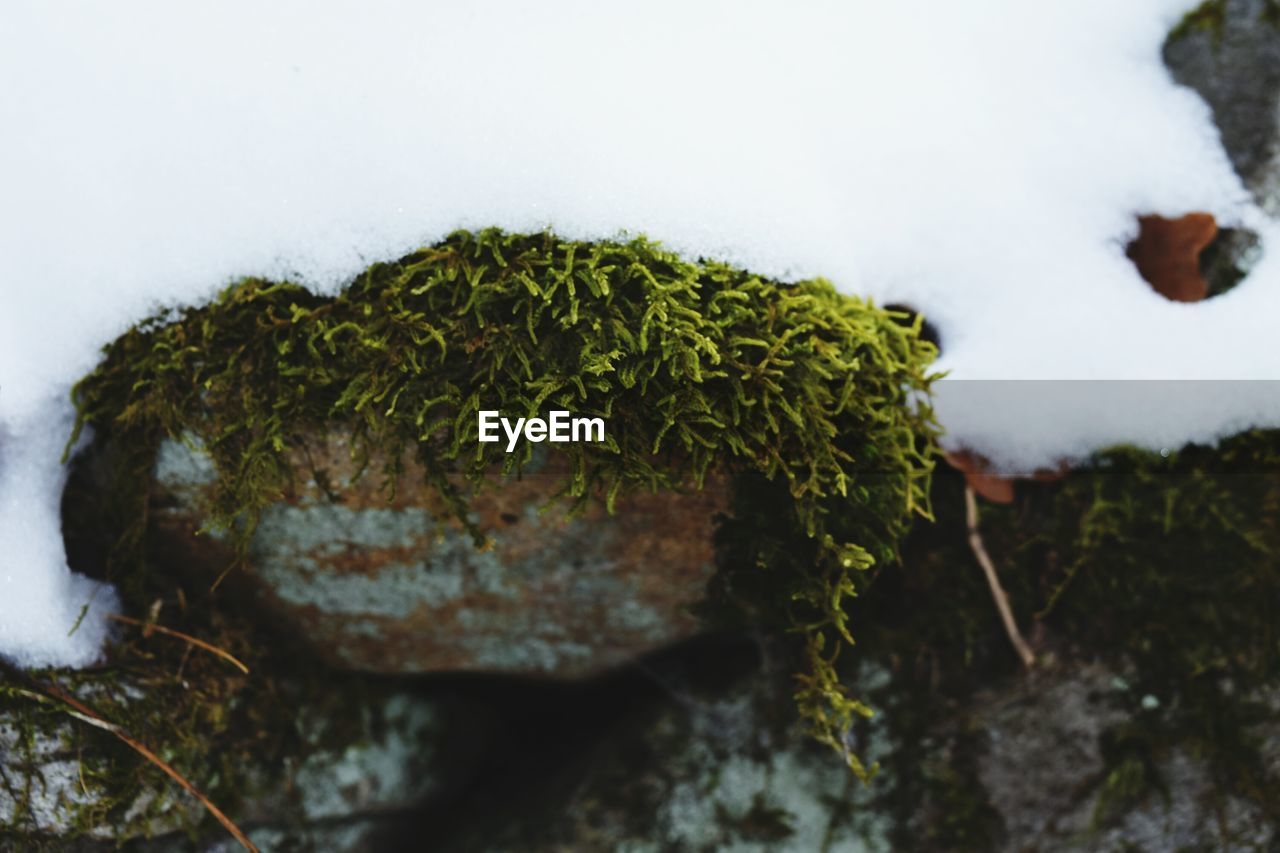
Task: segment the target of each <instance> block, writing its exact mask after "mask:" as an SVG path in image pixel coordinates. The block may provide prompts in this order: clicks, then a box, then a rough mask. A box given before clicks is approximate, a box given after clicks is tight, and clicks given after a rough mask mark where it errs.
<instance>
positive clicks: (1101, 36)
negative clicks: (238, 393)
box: [0, 0, 1280, 665]
mask: <svg viewBox="0 0 1280 853" xmlns="http://www.w3.org/2000/svg"><path fill="white" fill-rule="evenodd" d="M1189 5H1192V2H1191V0H1126V2H1124V3H1114V2H1111V0H1051V1H1050V0H1046V2H1041V3H1020V2H1017V0H971V1H970V2H966V3H963V4H946V3H922V2H897V3H892V2H870V0H863V1H862V2H829V3H828V2H808V3H785V4H784V3H773V4H763V3H732V4H730V3H724V2H704V3H677V2H670V0H659V1H658V2H649V3H645V4H643V5H641V4H621V3H600V2H551V3H539V4H520V3H515V2H487V3H484V4H468V3H462V2H456V3H450V4H443V3H437V4H424V3H403V4H393V3H386V2H368V1H367V0H365V2H359V3H326V4H317V3H315V2H278V3H272V4H263V3H251V2H242V0H232V1H231V2H222V3H216V4H199V5H194V4H176V3H165V2H141V0H123V2H117V3H111V4H92V3H87V2H63V3H41V2H37V0H12V2H9V3H7V4H5V8H4V11H3V13H0V75H2V78H0V79H3V80H4V81H5V85H4V87H3V94H0V127H3V128H4V133H3V134H0V187H3V192H2V193H0V298H2V303H0V304H2V308H3V310H2V311H0V426H2V427H3V446H0V454H2V455H0V501H3V504H2V508H3V510H4V512H3V515H0V579H3V584H2V585H0V653H2V654H3V655H4V656H5V657H7V658H9V659H11V660H15V661H18V662H20V663H23V664H38V663H60V664H72V665H78V664H84V663H86V662H88V661H90V660H91V659H92V658H93V657H94V655H95V654H96V653H97V650H98V648H99V644H100V641H101V639H102V636H103V634H104V630H105V628H104V621H103V619H104V615H103V614H104V613H105V612H106V611H107V609H109V607H110V606H111V599H110V594H109V592H107V591H102V590H101V589H100V588H99V591H98V592H97V594H96V597H94V598H93V602H92V603H93V607H92V608H91V611H90V614H89V616H88V617H87V618H86V619H85V620H84V621H83V623H82V624H81V625H80V627H79V629H78V630H77V631H76V632H75V633H74V634H71V635H70V636H68V631H69V630H70V627H71V623H74V621H75V618H76V616H77V615H78V614H79V613H80V609H81V607H82V605H83V604H84V603H85V599H86V597H88V596H90V594H91V591H92V590H93V589H95V588H94V587H93V586H92V585H91V584H89V583H88V582H86V581H84V580H81V579H76V578H73V577H72V575H71V574H70V573H69V572H68V570H67V569H66V567H65V561H64V559H63V557H62V546H61V543H60V540H59V538H58V536H57V518H56V508H57V501H56V493H57V490H58V487H59V484H60V483H61V478H62V471H61V468H60V465H59V463H58V456H59V453H60V451H61V444H62V441H63V438H64V436H65V429H66V418H67V408H68V407H67V404H66V403H65V399H66V391H67V388H68V387H69V385H70V383H71V382H72V381H73V380H74V379H75V378H76V377H78V376H79V375H82V374H83V373H84V372H86V371H87V370H89V369H91V368H92V366H93V364H94V362H95V358H96V353H97V350H98V348H99V347H100V346H101V345H102V344H104V343H105V342H107V341H108V340H110V339H111V338H112V337H114V336H115V335H117V334H119V333H120V332H121V331H122V330H123V329H125V328H126V327H127V326H128V325H129V324H130V323H132V322H133V321H135V320H137V319H138V318H140V317H141V316H143V315H145V314H147V313H149V312H150V311H152V310H153V309H155V308H156V307H158V306H160V305H173V304H180V303H185V302H190V301H193V300H200V299H203V298H206V297H208V296H209V295H210V294H212V293H213V292H214V291H215V290H216V289H217V288H218V287H219V286H221V285H223V284H225V283H226V282H227V281H229V280H231V279H233V278H235V277H237V276H241V275H246V274H257V275H269V276H283V275H290V276H293V277H294V278H295V279H299V280H302V281H305V282H307V283H309V284H311V285H313V286H315V287H317V288H333V287H335V286H336V285H337V284H339V283H340V282H341V281H342V280H343V279H344V278H345V277H347V276H349V275H351V274H352V273H354V272H355V271H357V270H359V269H360V268H362V267H363V266H365V265H366V264H368V263H369V262H371V261H372V260H375V259H382V258H387V257H394V256H396V255H398V254H400V253H402V252H404V251H406V250H408V249H410V248H412V247H415V246H418V245H421V244H422V243H424V242H429V241H432V240H435V239H437V238H439V237H441V236H442V235H443V234H445V233H447V232H448V231H450V230H452V229H454V228H456V227H481V226H486V225H498V226H501V227H504V228H507V229H512V230H530V229H538V228H541V227H544V226H552V227H554V228H555V229H556V230H557V231H559V232H560V233H562V234H564V235H566V236H569V237H600V236H615V235H617V234H618V233H619V232H621V231H628V232H631V233H638V232H643V233H646V234H648V235H649V236H651V237H654V238H656V239H659V240H662V241H663V242H665V243H666V244H667V245H669V246H671V247H673V248H675V249H677V250H680V251H682V252H685V253H687V254H690V255H704V256H714V257H719V258H723V259H727V260H730V261H733V262H735V263H738V264H742V265H746V266H749V267H751V268H753V269H755V270H757V271H760V272H762V273H767V274H775V275H782V276H786V277H792V278H794V277H798V276H808V275H823V276H826V277H828V278H830V279H831V280H833V281H834V282H836V283H837V285H838V286H839V287H841V288H842V289H843V290H846V291H848V292H851V293H859V294H866V295H870V296H873V297H874V298H876V299H877V300H878V301H881V302H885V301H896V302H905V303H909V304H911V305H913V306H915V307H916V308H919V309H921V310H923V311H924V312H925V313H926V314H927V315H928V316H929V317H930V319H931V320H932V321H933V322H934V323H935V324H936V325H937V326H938V327H939V328H940V330H941V333H942V337H943V345H944V347H945V352H944V354H943V358H942V361H941V363H940V364H939V367H940V368H942V369H945V370H948V371H950V377H951V378H950V379H949V380H947V382H946V383H944V387H943V388H942V389H941V391H942V394H941V397H940V400H939V413H940V416H941V417H942V419H943V421H944V423H945V424H946V425H947V426H948V427H949V429H950V433H949V437H948V439H947V440H948V442H950V443H951V444H952V445H955V446H958V445H964V446H968V447H971V448H973V449H975V450H978V451H980V452H982V453H984V454H986V455H988V456H990V457H992V458H993V459H994V460H995V461H996V462H997V463H998V464H1000V465H1001V466H1002V468H1004V469H1005V470H1026V469H1030V468H1034V467H1037V466H1041V465H1053V464H1055V463H1056V462H1057V461H1059V460H1061V459H1063V458H1070V457H1074V456H1078V455H1080V454H1081V453H1084V452H1086V451H1088V450H1089V449H1091V448H1093V447H1097V446H1099V445H1102V444H1107V443H1112V442H1115V441H1121V440H1135V441H1139V442H1143V443H1146V444H1148V445H1151V446H1166V445H1168V444H1177V443H1180V442H1181V441H1183V440H1186V439H1189V438H1196V439H1206V438H1212V437H1214V436H1216V435H1219V434H1221V433H1223V432H1224V431H1227V430H1231V429H1236V428H1238V427H1239V426H1241V425H1243V424H1246V423H1265V424H1280V395H1276V394H1271V395H1268V394H1266V393H1265V392H1266V389H1267V388H1268V387H1269V386H1268V385H1267V384H1266V383H1265V382H1235V383H1224V382H1200V383H1196V384H1195V385H1194V386H1192V385H1183V384H1182V383H1168V384H1161V383H1154V382H1135V383H1126V384H1124V385H1123V386H1108V385H1105V383H1100V382H1097V381H1091V382H1088V383H1085V384H1079V383H1077V382H1053V383H1046V384H1040V383H1019V384H1018V385H1016V386H1015V385H1004V386H1002V385H1000V384H998V383H988V382H973V381H971V380H996V379H1009V378H1019V379H1035V380H1045V379H1055V380H1101V379H1115V378H1125V379H1132V380H1159V379H1164V380H1168V379H1179V380H1188V379H1197V380H1225V379H1250V380H1272V379H1277V378H1280V347H1276V346H1274V345H1269V344H1268V342H1269V341H1271V340H1273V336H1272V335H1271V334H1270V332H1271V329H1270V324H1271V322H1272V319H1271V318H1273V317H1275V316H1277V309H1278V308H1280V268H1278V265H1280V257H1278V255H1280V253H1272V254H1270V255H1267V256H1265V257H1264V259H1263V260H1262V262H1261V263H1260V264H1259V266H1258V267H1257V268H1256V269H1255V271H1254V272H1253V273H1252V274H1251V276H1250V277H1249V278H1248V279H1246V280H1245V281H1244V282H1243V283H1242V284H1241V285H1239V286H1238V287H1237V288H1236V289H1235V290H1234V291H1232V292H1231V293H1229V294H1228V295H1226V296H1224V297H1221V298H1218V299H1215V300H1211V301H1209V302H1207V303H1203V304H1198V305H1185V304H1173V303H1169V302H1166V301H1164V300H1163V299H1162V298H1161V297H1159V296H1157V295H1156V294H1154V293H1153V292H1152V291H1151V290H1150V288H1149V287H1148V286H1147V285H1146V284H1145V283H1144V282H1142V281H1141V280H1140V279H1139V278H1138V276H1137V274H1136V273H1135V271H1134V270H1133V268H1132V266H1131V264H1130V263H1129V262H1128V261H1127V260H1126V259H1125V257H1124V254H1123V247H1124V244H1125V243H1126V241H1127V240H1128V239H1129V238H1130V237H1131V236H1132V235H1133V233H1134V231H1135V214H1137V213H1139V212H1159V213H1163V214H1166V215H1179V214H1181V213H1183V212H1187V211H1191V210H1204V211H1209V212H1211V213H1213V214H1214V215H1216V216H1217V217H1218V219H1219V221H1220V222H1221V223H1224V224H1241V223H1243V224H1248V225H1250V226H1251V227H1254V228H1256V229H1258V230H1260V231H1261V232H1263V234H1264V238H1265V239H1266V240H1267V241H1269V242H1270V244H1271V245H1273V246H1274V245H1277V240H1280V237H1278V236H1277V230H1280V229H1277V226H1276V225H1275V224H1274V223H1272V222H1271V221H1269V220H1267V219H1266V218H1265V217H1264V216H1263V214H1261V213H1260V212H1259V211H1258V210H1257V209H1256V208H1255V207H1254V205H1253V203H1252V202H1251V200H1250V199H1249V198H1248V196H1247V194H1246V193H1245V191H1244V189H1243V188H1242V186H1241V184H1240V182H1239V180H1238V179H1237V178H1236V177H1235V176H1234V174H1233V173H1232V172H1231V169H1230V166H1229V163H1228V161H1227V158H1226V156H1225V154H1224V152H1223V150H1222V146H1221V144H1220V142H1219V140H1218V138H1217V134H1216V131H1215V130H1214V128H1213V126H1212V123H1211V119H1210V115H1209V111H1208V109H1207V107H1206V106H1205V105H1204V104H1203V103H1202V102H1201V101H1200V100H1199V99H1198V97H1197V96H1196V95H1194V93H1192V92H1190V91H1188V90H1185V89H1180V88H1178V87H1177V86H1175V85H1174V84H1173V83H1172V82H1171V80H1170V77H1169V75H1168V73H1167V72H1166V71H1165V69H1164V68H1163V66H1162V64H1161V61H1160V45H1161V43H1162V41H1163V39H1164V37H1165V34H1166V33H1167V32H1168V31H1169V30H1170V29H1171V28H1172V26H1173V25H1174V24H1175V23H1176V21H1177V20H1178V18H1179V17H1180V15H1181V14H1182V12H1184V11H1185V10H1186V8H1187V6H1189ZM1023 387H1028V388H1033V389H1034V391H1033V392H1032V393H1030V394H1025V395H1023V394H1019V395H1012V394H1010V393H1009V389H1012V388H1023ZM1099 387H1103V388H1107V389H1111V390H1114V389H1116V388H1129V389H1135V388H1136V389H1143V392H1142V394H1138V395H1137V397H1136V400H1137V402H1135V400H1134V399H1133V398H1130V397H1129V396H1127V395H1126V394H1112V395H1108V394H1105V393H1104V394H1102V395H1101V396H1102V397H1104V398H1106V399H1105V401H1104V402H1103V404H1101V407H1100V404H1099V402H1098V399H1097V398H1098V396H1099V395H1093V394H1089V393H1082V389H1087V388H1099ZM1169 388H1196V389H1200V391H1203V392H1204V395H1205V396H1193V397H1192V398H1191V400H1190V402H1188V400H1186V399H1183V400H1181V404H1179V400H1178V394H1177V393H1173V394H1170V393H1167V391H1168V389H1169ZM1063 389H1068V390H1066V391H1064V390H1063ZM1152 389H1156V390H1152ZM1159 389H1165V390H1163V391H1162V390H1159ZM1148 393H1149V394H1151V395H1154V397H1158V398H1160V399H1161V400H1163V402H1159V401H1157V403H1159V404H1156V403H1151V402H1150V401H1148V400H1146V398H1145V397H1143V394H1148ZM1197 393H1198V392H1197ZM993 394H995V395H997V397H996V398H997V399H998V400H999V404H998V405H992V399H993V397H992V395H993ZM1206 401H1211V403H1212V404H1211V405H1210V404H1209V403H1208V402H1206ZM1082 407H1090V408H1082ZM1115 409H1119V410H1120V411H1116V412H1113V411H1112V410H1115ZM1086 412H1100V413H1102V414H1106V415H1108V417H1105V418H1099V417H1095V416H1093V415H1086V414H1085V413H1086ZM1113 414H1114V415H1115V416H1114V417H1111V416H1110V415H1113Z"/></svg>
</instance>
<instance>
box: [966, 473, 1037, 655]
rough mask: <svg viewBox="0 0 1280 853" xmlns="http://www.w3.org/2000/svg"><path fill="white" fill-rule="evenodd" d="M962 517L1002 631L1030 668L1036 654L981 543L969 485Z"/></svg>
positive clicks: (976, 514) (970, 545)
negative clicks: (1015, 617)
mask: <svg viewBox="0 0 1280 853" xmlns="http://www.w3.org/2000/svg"><path fill="white" fill-rule="evenodd" d="M964 517H965V523H966V524H967V525H968V528H969V547H970V548H972V549H973V556H975V557H977V558H978V565H980V566H982V572H983V574H985V575H986V576H987V585H988V586H990V587H991V597H992V598H994V599H995V601H996V609H998V610H999V611H1000V619H1001V620H1002V621H1003V622H1004V632H1005V633H1006V634H1008V635H1009V642H1010V643H1012V644H1013V649H1014V651H1016V652H1017V653H1018V657H1020V658H1022V664H1023V666H1026V667H1028V668H1030V667H1031V665H1032V664H1034V663H1035V662H1036V656H1035V653H1034V652H1032V651H1031V646H1029V645H1027V641H1026V640H1024V639H1023V638H1022V632H1020V631H1019V630H1018V623H1017V622H1015V621H1013V610H1012V609H1010V607H1009V596H1007V595H1005V592H1004V587H1002V586H1000V578H998V577H997V576H996V567H995V564H994V563H992V562H991V557H990V555H988V554H987V548H986V546H985V545H983V544H982V533H981V532H980V531H979V530H978V499H977V497H976V496H975V495H974V493H973V488H972V487H971V486H969V485H965V487H964Z"/></svg>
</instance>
